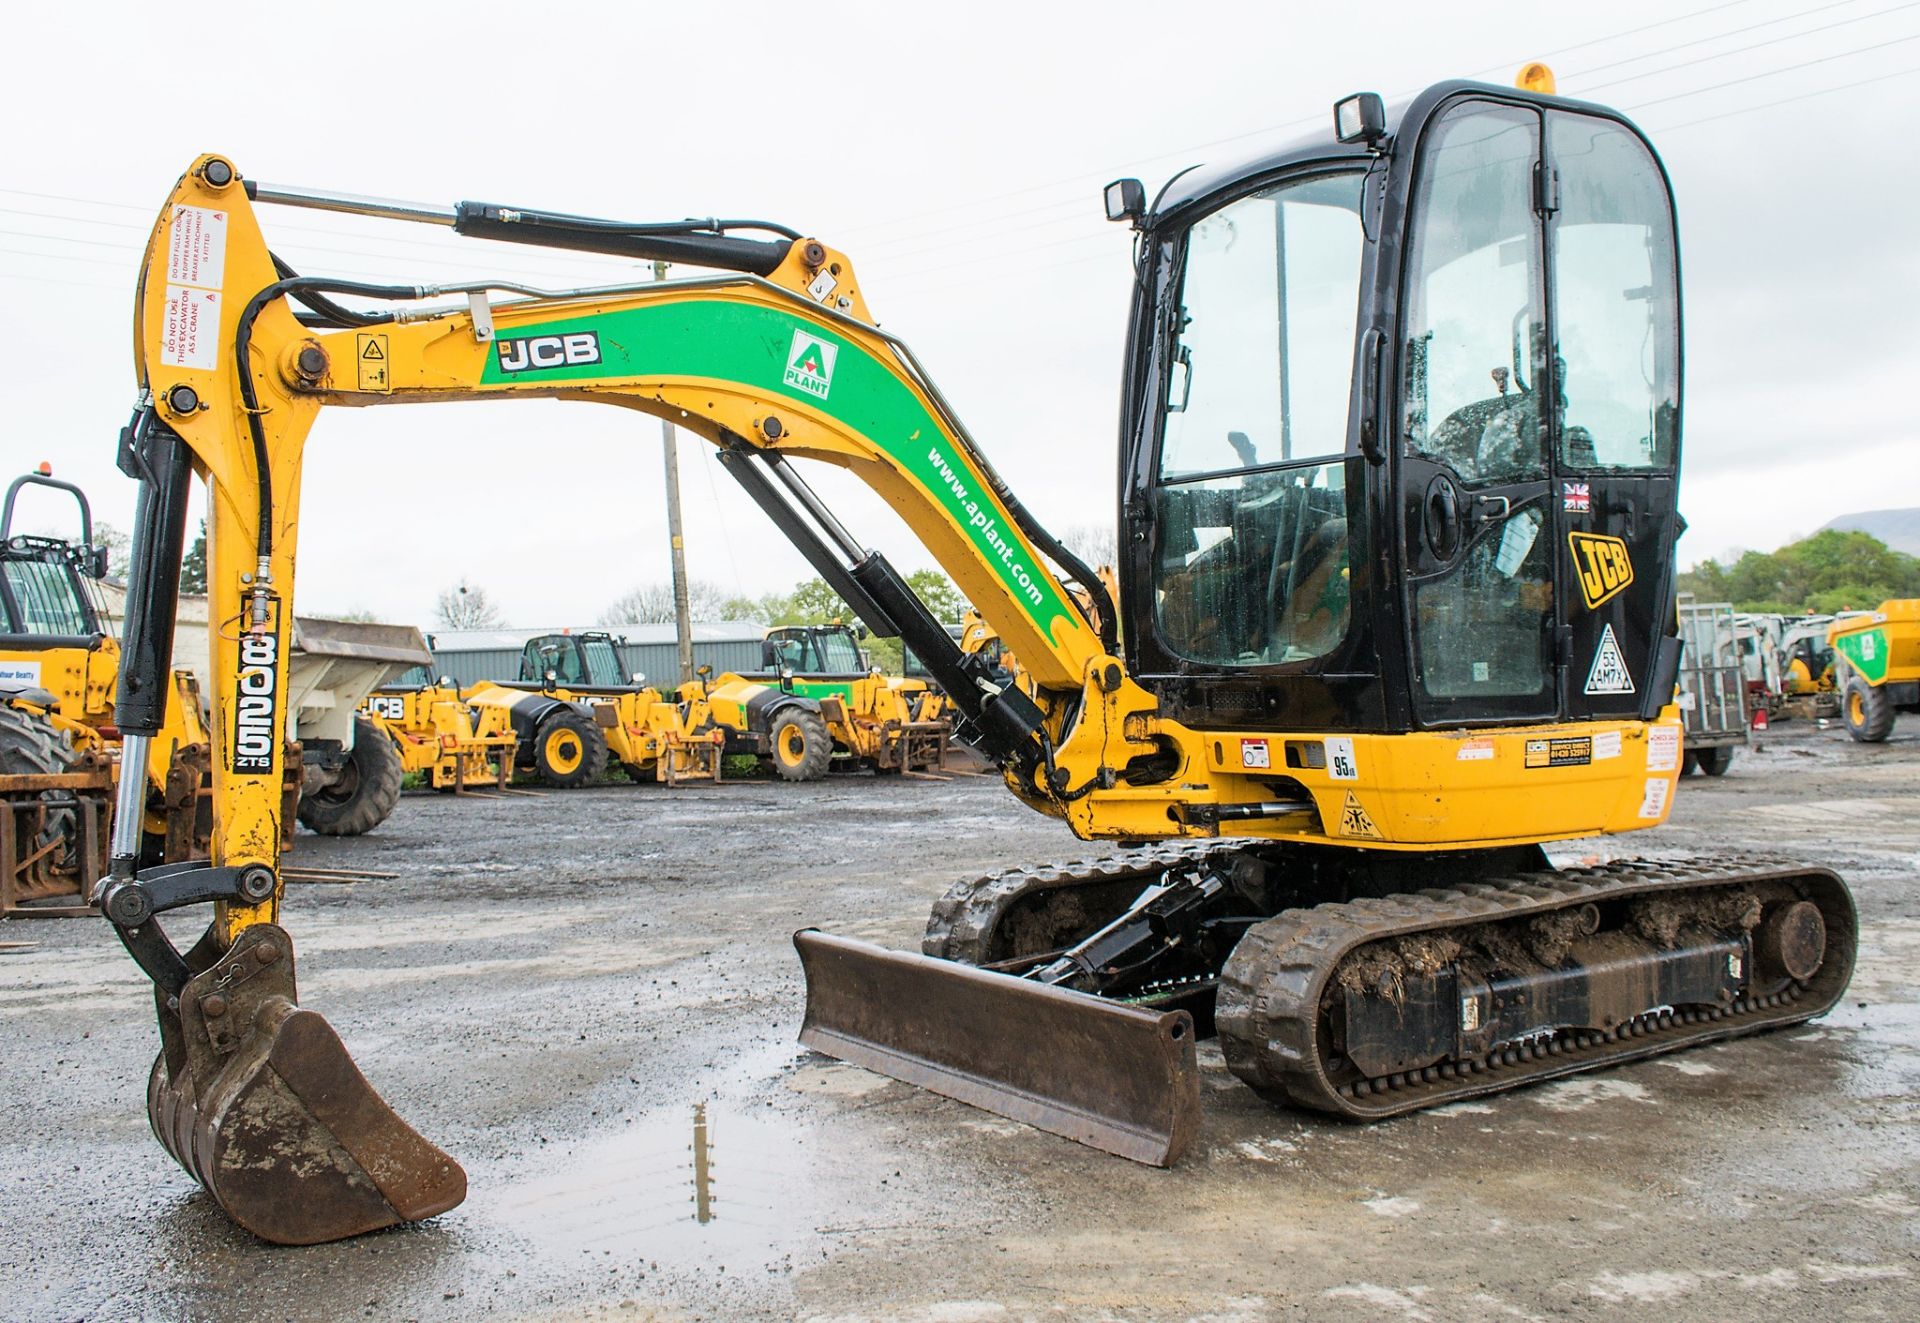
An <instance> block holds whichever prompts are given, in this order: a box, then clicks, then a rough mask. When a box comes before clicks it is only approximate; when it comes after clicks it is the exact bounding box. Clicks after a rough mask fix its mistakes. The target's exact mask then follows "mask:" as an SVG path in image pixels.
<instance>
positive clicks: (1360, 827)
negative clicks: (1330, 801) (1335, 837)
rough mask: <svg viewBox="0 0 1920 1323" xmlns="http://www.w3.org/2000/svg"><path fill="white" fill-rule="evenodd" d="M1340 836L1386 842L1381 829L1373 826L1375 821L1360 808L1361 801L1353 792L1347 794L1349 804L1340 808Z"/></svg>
mask: <svg viewBox="0 0 1920 1323" xmlns="http://www.w3.org/2000/svg"><path fill="white" fill-rule="evenodd" d="M1340 834H1341V835H1342V836H1360V837H1364V838H1366V839H1368V840H1373V841H1384V840H1385V839H1386V837H1384V836H1382V835H1381V834H1380V829H1379V828H1378V827H1376V826H1374V825H1373V819H1372V818H1370V817H1368V816H1367V811H1366V810H1365V809H1364V808H1362V807H1360V799H1359V797H1358V796H1357V795H1355V794H1354V793H1353V792H1352V791H1351V790H1349V791H1348V792H1347V802H1346V803H1345V804H1343V805H1342V806H1341V808H1340Z"/></svg>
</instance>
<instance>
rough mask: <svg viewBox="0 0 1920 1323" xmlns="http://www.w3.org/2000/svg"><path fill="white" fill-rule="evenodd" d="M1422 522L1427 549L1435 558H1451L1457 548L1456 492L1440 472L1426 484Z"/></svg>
mask: <svg viewBox="0 0 1920 1323" xmlns="http://www.w3.org/2000/svg"><path fill="white" fill-rule="evenodd" d="M1424 522H1425V524H1426V534H1427V550H1428V551H1430V552H1432V553H1433V558H1434V559H1435V560H1442V561H1448V560H1452V559H1453V556H1454V553H1455V552H1457V551H1459V550H1460V493H1459V491H1458V489H1456V488H1455V487H1454V485H1453V480H1452V479H1451V478H1449V477H1447V475H1446V474H1444V473H1442V474H1440V475H1438V476H1436V477H1435V478H1434V480H1433V481H1432V482H1430V483H1428V484H1427V499H1426V510H1425V519H1424Z"/></svg>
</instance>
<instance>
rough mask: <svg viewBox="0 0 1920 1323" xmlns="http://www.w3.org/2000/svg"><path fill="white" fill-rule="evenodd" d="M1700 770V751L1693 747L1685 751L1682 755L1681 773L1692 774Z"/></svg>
mask: <svg viewBox="0 0 1920 1323" xmlns="http://www.w3.org/2000/svg"><path fill="white" fill-rule="evenodd" d="M1699 770H1700V755H1699V754H1698V753H1696V752H1695V751H1694V750H1692V749H1688V750H1687V751H1686V752H1685V753H1683V754H1681V755H1680V775H1682V776H1692V775H1693V774H1694V773H1695V772H1697V771H1699Z"/></svg>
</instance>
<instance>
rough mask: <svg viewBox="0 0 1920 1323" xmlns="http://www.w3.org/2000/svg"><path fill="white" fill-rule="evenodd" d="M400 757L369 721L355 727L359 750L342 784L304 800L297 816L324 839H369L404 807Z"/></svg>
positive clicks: (347, 766)
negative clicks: (401, 804) (395, 808)
mask: <svg viewBox="0 0 1920 1323" xmlns="http://www.w3.org/2000/svg"><path fill="white" fill-rule="evenodd" d="M402 775H403V773H402V770H401V767H400V751H399V750H398V749H396V748H394V747H393V741H392V740H390V739H388V738H387V733H386V731H384V730H382V729H381V728H380V727H379V726H377V725H375V724H374V723H373V722H371V721H369V720H367V719H366V718H365V717H356V718H355V719H354V723H353V750H352V752H350V753H349V754H347V761H346V764H345V766H343V767H342V768H341V769H340V774H339V777H338V779H336V780H335V781H334V782H333V784H332V785H329V786H324V787H322V788H321V789H319V790H316V791H314V792H313V793H312V794H309V795H302V796H300V807H299V809H298V810H297V811H296V812H295V813H294V816H295V817H296V818H298V819H299V820H300V825H301V826H303V827H305V828H306V829H307V830H308V831H311V832H317V833H319V834H320V835H322V836H364V835H365V834H366V833H368V832H370V831H372V830H373V829H374V828H375V827H378V826H379V825H380V824H381V823H383V822H385V821H386V820H387V818H388V816H389V815H391V814H392V813H393V806H394V805H395V804H398V803H399V802H400V778H401V776H402Z"/></svg>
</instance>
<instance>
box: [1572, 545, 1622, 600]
mask: <svg viewBox="0 0 1920 1323" xmlns="http://www.w3.org/2000/svg"><path fill="white" fill-rule="evenodd" d="M1567 543H1568V545H1570V546H1571V547H1572V548H1573V569H1574V573H1575V574H1577V575H1579V576H1580V595H1581V596H1582V597H1584V598H1585V599H1586V601H1587V607H1588V609H1589V610H1591V609H1592V608H1593V607H1596V606H1599V605H1600V604H1601V603H1602V602H1604V601H1606V600H1607V599H1608V598H1610V597H1612V596H1614V595H1615V594H1616V593H1618V592H1620V591H1621V590H1622V589H1624V588H1625V587H1626V586H1627V585H1628V584H1630V583H1632V582H1633V561H1632V559H1631V558H1629V557H1628V555H1627V544H1626V543H1624V542H1622V541H1621V540H1620V539H1619V538H1617V537H1603V536H1602V535H1600V534H1598V533H1569V534H1567Z"/></svg>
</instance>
